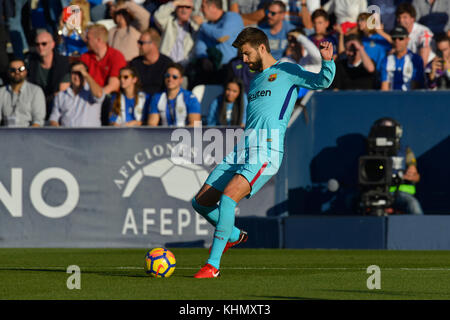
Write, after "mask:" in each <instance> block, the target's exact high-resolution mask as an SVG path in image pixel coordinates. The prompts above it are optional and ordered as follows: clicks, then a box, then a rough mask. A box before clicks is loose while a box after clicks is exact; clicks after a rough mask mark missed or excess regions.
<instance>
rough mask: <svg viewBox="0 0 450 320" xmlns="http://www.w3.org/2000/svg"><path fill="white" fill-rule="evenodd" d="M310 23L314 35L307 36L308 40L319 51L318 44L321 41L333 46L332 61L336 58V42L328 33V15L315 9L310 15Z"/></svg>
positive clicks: (321, 10)
mask: <svg viewBox="0 0 450 320" xmlns="http://www.w3.org/2000/svg"><path fill="white" fill-rule="evenodd" d="M311 19H312V23H313V26H314V34H313V35H311V36H309V39H310V40H311V41H312V42H314V44H315V45H316V47H317V48H319V49H320V43H321V42H322V41H328V42H331V43H332V44H333V51H334V59H336V57H337V52H338V51H337V48H336V46H337V41H336V38H335V37H333V36H332V35H331V34H329V33H328V27H329V26H330V18H329V16H328V13H327V12H326V11H325V10H323V9H317V10H316V11H314V12H313V14H312V15H311Z"/></svg>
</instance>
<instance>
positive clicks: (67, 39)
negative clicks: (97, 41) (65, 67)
mask: <svg viewBox="0 0 450 320" xmlns="http://www.w3.org/2000/svg"><path fill="white" fill-rule="evenodd" d="M70 5H71V6H72V5H77V6H79V8H80V11H79V12H78V11H76V12H72V11H71V9H70V8H69V7H65V8H64V9H63V14H62V15H61V19H60V22H59V30H58V36H59V40H58V52H59V53H60V54H61V55H63V56H74V57H79V56H80V55H82V54H83V53H86V52H87V51H88V47H87V44H86V41H85V39H84V34H85V32H86V30H87V26H88V25H89V23H90V22H91V17H90V14H89V2H87V1H86V0H73V1H72V2H70ZM72 14H77V15H80V19H81V23H80V25H79V26H77V25H73V24H72V23H69V22H70V16H71V15H72Z"/></svg>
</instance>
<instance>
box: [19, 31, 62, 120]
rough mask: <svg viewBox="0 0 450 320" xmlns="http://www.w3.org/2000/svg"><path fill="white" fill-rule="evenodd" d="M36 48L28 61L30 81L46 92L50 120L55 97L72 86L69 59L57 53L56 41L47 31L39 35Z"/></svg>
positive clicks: (28, 57)
mask: <svg viewBox="0 0 450 320" xmlns="http://www.w3.org/2000/svg"><path fill="white" fill-rule="evenodd" d="M35 46H36V52H35V53H34V52H33V53H30V54H29V55H28V56H27V59H26V63H27V65H28V70H29V71H28V81H30V82H31V83H34V84H37V85H38V86H40V87H41V88H42V90H44V93H45V98H46V105H47V115H46V119H48V116H49V115H50V113H51V107H52V105H53V99H54V97H55V95H56V94H57V93H58V92H60V91H64V90H66V89H67V88H68V87H69V85H70V64H69V58H68V57H65V56H62V55H60V54H59V53H57V52H56V51H55V41H54V40H53V36H52V35H51V34H50V33H49V32H47V31H43V32H40V33H38V35H37V36H36V40H35Z"/></svg>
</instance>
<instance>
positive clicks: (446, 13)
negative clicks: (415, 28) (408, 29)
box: [412, 0, 450, 34]
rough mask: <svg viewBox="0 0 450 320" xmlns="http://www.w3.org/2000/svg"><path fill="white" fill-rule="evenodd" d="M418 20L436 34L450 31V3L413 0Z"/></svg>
mask: <svg viewBox="0 0 450 320" xmlns="http://www.w3.org/2000/svg"><path fill="white" fill-rule="evenodd" d="M412 5H413V6H414V8H415V9H416V13H417V16H416V20H417V21H418V22H419V23H421V24H423V25H425V26H427V27H428V28H430V30H431V31H432V32H433V33H434V34H438V33H442V32H446V31H450V1H448V0H413V2H412Z"/></svg>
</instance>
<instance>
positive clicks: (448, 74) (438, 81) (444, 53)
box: [425, 34, 450, 90]
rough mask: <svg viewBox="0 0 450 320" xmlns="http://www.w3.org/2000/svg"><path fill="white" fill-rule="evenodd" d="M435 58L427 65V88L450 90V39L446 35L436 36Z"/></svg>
mask: <svg viewBox="0 0 450 320" xmlns="http://www.w3.org/2000/svg"><path fill="white" fill-rule="evenodd" d="M436 48H437V57H435V58H434V59H433V61H432V62H431V63H429V64H428V66H427V68H426V70H425V72H426V75H427V77H426V80H427V87H428V88H430V89H433V90H445V89H447V90H448V89H450V38H449V36H448V35H447V34H441V35H439V36H436Z"/></svg>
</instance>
